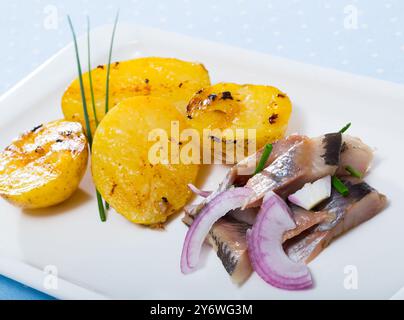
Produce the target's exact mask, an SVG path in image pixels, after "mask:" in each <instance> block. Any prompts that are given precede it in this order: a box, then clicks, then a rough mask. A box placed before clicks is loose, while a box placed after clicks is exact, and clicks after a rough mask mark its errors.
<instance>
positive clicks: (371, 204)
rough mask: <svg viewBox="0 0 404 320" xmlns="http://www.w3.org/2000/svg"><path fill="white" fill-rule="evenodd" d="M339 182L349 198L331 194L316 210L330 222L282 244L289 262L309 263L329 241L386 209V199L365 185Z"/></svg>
mask: <svg viewBox="0 0 404 320" xmlns="http://www.w3.org/2000/svg"><path fill="white" fill-rule="evenodd" d="M343 181H344V183H345V185H346V186H347V187H348V189H349V195H348V196H347V197H343V196H342V195H341V194H339V193H338V192H337V191H335V190H333V192H332V195H331V198H329V199H328V200H326V201H325V202H324V203H323V204H321V205H320V206H319V207H318V210H320V211H322V212H326V213H328V214H329V215H331V216H332V217H333V218H332V219H328V220H327V221H324V222H322V223H320V224H319V225H318V226H315V227H313V228H312V229H309V230H307V231H305V232H304V233H302V234H300V235H299V236H297V237H295V238H293V239H291V240H289V241H288V242H286V243H285V245H284V248H285V251H286V252H287V254H288V255H289V257H290V258H291V259H292V260H294V261H303V262H305V263H309V262H310V261H312V260H313V259H314V258H316V257H317V256H318V255H319V254H320V253H321V251H323V249H324V248H326V247H327V246H328V245H329V244H330V242H331V241H332V240H333V239H335V238H336V237H338V236H340V235H341V234H343V233H345V232H347V231H349V230H350V229H352V228H354V227H356V226H357V225H359V224H361V223H363V222H365V221H367V220H369V219H371V218H373V217H374V216H375V215H377V214H378V213H380V212H381V211H382V210H383V209H384V208H385V207H386V204H387V199H386V196H384V195H383V194H381V193H379V192H378V191H376V190H375V189H374V188H372V187H371V186H369V185H368V184H367V183H365V182H363V181H360V180H356V179H351V178H349V179H345V180H343Z"/></svg>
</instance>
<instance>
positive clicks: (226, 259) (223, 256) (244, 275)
mask: <svg viewBox="0 0 404 320" xmlns="http://www.w3.org/2000/svg"><path fill="white" fill-rule="evenodd" d="M183 222H184V223H185V224H186V225H188V226H190V225H191V224H192V222H193V217H192V216H191V215H189V214H188V215H186V216H185V218H184V219H183ZM250 228H251V225H249V224H247V223H245V222H242V221H237V220H236V219H234V218H233V217H232V216H225V217H223V218H221V219H220V220H218V221H217V222H216V223H215V224H214V225H213V227H212V229H211V230H210V232H209V235H208V237H207V241H208V243H209V244H210V245H211V246H212V247H213V249H214V250H215V252H216V254H217V256H218V257H219V259H220V260H221V262H222V264H223V266H224V268H225V269H226V271H227V273H228V274H229V275H230V277H231V279H232V281H233V283H235V284H237V285H242V284H243V283H244V282H245V281H247V279H248V278H249V277H250V275H251V274H252V272H253V270H252V266H251V263H250V258H249V256H248V250H247V239H246V232H247V230H248V229H250Z"/></svg>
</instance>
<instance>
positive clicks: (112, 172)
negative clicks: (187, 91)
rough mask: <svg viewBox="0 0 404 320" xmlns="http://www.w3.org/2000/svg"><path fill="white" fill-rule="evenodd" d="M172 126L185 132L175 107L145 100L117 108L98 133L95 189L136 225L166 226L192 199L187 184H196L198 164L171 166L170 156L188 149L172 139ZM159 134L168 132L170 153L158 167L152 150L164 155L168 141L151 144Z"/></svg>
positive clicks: (94, 155) (120, 105)
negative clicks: (154, 132)
mask: <svg viewBox="0 0 404 320" xmlns="http://www.w3.org/2000/svg"><path fill="white" fill-rule="evenodd" d="M172 121H174V123H173V124H172ZM175 121H177V122H175ZM172 125H173V126H178V130H183V129H185V128H186V120H185V118H184V116H183V115H182V114H180V113H179V112H178V110H177V109H176V108H175V106H174V105H173V103H170V102H168V101H166V100H164V99H161V98H156V97H149V96H141V97H135V98H131V99H127V100H124V101H123V102H121V103H120V104H118V105H117V106H116V107H115V108H114V109H113V110H111V111H110V112H109V113H108V114H107V115H106V116H105V118H104V120H103V121H102V122H101V124H100V125H99V127H98V129H97V131H96V133H95V136H94V142H93V152H92V173H93V178H94V182H95V185H96V187H97V189H98V190H99V192H100V193H101V195H102V196H103V198H104V199H105V200H106V201H107V202H108V203H109V204H110V205H111V207H112V208H114V209H115V210H116V211H117V212H118V213H120V214H122V215H123V216H125V217H126V218H127V219H128V220H130V221H132V222H134V223H138V224H143V225H157V224H160V223H164V222H165V221H166V220H167V218H168V217H169V216H170V215H172V214H173V213H175V212H177V211H178V210H179V209H181V208H182V207H183V206H184V205H185V204H186V203H187V201H188V200H189V198H190V196H191V192H190V191H189V190H188V187H187V185H188V184H189V183H194V182H195V179H196V177H197V174H198V170H199V165H198V164H184V163H183V162H182V161H178V164H174V163H173V162H172V161H171V159H172V158H171V155H174V157H175V156H176V155H177V156H178V155H179V153H180V152H181V150H182V148H183V147H185V146H186V144H184V143H183V142H181V141H179V138H176V137H175V136H174V135H172V134H171V128H172ZM155 129H158V130H159V131H162V132H165V133H167V140H166V142H167V144H166V146H167V148H166V149H165V150H167V154H166V156H162V159H161V160H162V161H161V162H159V163H156V162H155V159H154V158H152V159H151V157H150V155H151V154H152V153H151V151H152V150H153V148H155V150H160V149H161V150H162V149H163V145H164V141H161V142H162V144H161V145H160V144H159V141H157V140H156V141H149V135H150V134H151V133H152V132H153V131H154V130H155ZM156 146H157V149H156ZM175 149H177V151H175ZM172 150H174V151H172ZM157 154H158V153H157Z"/></svg>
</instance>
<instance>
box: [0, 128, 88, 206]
mask: <svg viewBox="0 0 404 320" xmlns="http://www.w3.org/2000/svg"><path fill="white" fill-rule="evenodd" d="M87 160H88V147H87V140H86V137H85V135H84V134H83V130H82V127H81V125H80V123H78V122H69V121H64V120H59V121H53V122H50V123H48V124H45V125H41V126H38V127H35V128H34V129H32V130H31V131H28V132H26V133H24V134H22V135H21V136H20V137H19V138H18V139H16V140H14V141H13V143H12V144H10V145H9V146H8V147H7V148H6V149H5V150H4V151H2V152H1V153H0V195H1V196H2V197H4V198H5V199H6V200H8V201H9V202H11V203H13V204H14V205H17V206H19V207H22V208H26V209H39V208H45V207H50V206H53V205H56V204H59V203H61V202H63V201H65V200H66V199H68V198H69V197H70V196H71V195H72V194H73V192H74V191H75V190H76V189H77V188H78V186H79V183H80V181H81V179H82V177H83V175H84V173H85V171H86V168H87Z"/></svg>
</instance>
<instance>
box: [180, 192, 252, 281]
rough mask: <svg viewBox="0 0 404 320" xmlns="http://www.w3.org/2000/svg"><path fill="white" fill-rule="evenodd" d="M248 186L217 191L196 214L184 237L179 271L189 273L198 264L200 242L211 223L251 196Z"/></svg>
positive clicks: (203, 239)
mask: <svg viewBox="0 0 404 320" xmlns="http://www.w3.org/2000/svg"><path fill="white" fill-rule="evenodd" d="M252 192H253V191H252V190H251V189H248V188H234V189H229V190H226V191H224V192H221V193H219V194H218V195H217V196H215V197H214V198H213V199H212V200H211V201H210V202H209V203H207V204H206V205H205V207H204V208H203V209H202V210H201V212H200V213H199V214H198V216H197V217H196V219H195V220H194V222H193V223H192V225H191V227H190V228H189V230H188V233H187V235H186V238H185V242H184V247H183V250H182V256H181V271H182V272H183V273H190V272H191V271H192V270H193V269H195V267H196V266H197V265H198V262H199V256H200V252H201V248H202V244H203V242H204V241H205V238H206V236H207V235H208V234H209V231H210V229H211V228H212V226H213V224H214V223H215V222H216V221H217V220H219V219H220V218H222V217H223V216H225V215H226V214H227V213H228V212H229V211H231V210H234V209H237V208H240V207H241V206H242V205H243V204H244V203H245V201H246V199H247V198H248V197H249V196H251V194H252Z"/></svg>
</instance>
